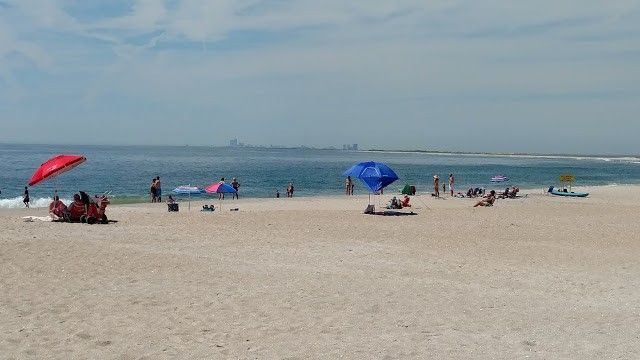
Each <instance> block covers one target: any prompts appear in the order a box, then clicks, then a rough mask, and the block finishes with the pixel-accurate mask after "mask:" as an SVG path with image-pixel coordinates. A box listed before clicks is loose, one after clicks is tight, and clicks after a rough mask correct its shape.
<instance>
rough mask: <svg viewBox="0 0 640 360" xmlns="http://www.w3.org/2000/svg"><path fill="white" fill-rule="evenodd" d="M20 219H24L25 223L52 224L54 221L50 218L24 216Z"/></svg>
mask: <svg viewBox="0 0 640 360" xmlns="http://www.w3.org/2000/svg"><path fill="white" fill-rule="evenodd" d="M22 219H24V221H25V222H34V221H45V222H52V221H54V220H56V219H54V218H53V217H51V216H24V217H22Z"/></svg>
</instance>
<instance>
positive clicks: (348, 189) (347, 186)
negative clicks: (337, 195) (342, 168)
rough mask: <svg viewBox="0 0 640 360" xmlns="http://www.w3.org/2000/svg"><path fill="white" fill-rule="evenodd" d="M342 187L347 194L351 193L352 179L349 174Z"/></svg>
mask: <svg viewBox="0 0 640 360" xmlns="http://www.w3.org/2000/svg"><path fill="white" fill-rule="evenodd" d="M344 187H345V190H346V193H347V195H353V180H351V176H347V179H346V180H345V182H344Z"/></svg>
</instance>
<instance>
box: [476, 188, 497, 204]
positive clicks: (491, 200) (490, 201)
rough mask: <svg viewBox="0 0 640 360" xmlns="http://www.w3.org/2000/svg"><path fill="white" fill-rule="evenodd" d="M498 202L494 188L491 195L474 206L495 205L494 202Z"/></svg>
mask: <svg viewBox="0 0 640 360" xmlns="http://www.w3.org/2000/svg"><path fill="white" fill-rule="evenodd" d="M494 202H496V192H495V191H494V190H491V192H490V193H489V195H488V196H487V197H486V198H484V199H482V200H480V201H478V202H477V203H476V204H475V205H474V206H473V207H478V206H493V203H494Z"/></svg>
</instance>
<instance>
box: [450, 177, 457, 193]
mask: <svg viewBox="0 0 640 360" xmlns="http://www.w3.org/2000/svg"><path fill="white" fill-rule="evenodd" d="M455 182H456V180H455V179H454V178H453V174H449V191H451V196H453V184H454V183H455Z"/></svg>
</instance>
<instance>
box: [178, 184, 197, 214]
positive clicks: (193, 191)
mask: <svg viewBox="0 0 640 360" xmlns="http://www.w3.org/2000/svg"><path fill="white" fill-rule="evenodd" d="M173 193H174V194H178V195H187V196H188V197H189V211H191V195H202V194H204V190H202V189H200V188H199V187H196V186H191V185H181V186H178V187H177V188H175V189H173Z"/></svg>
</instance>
